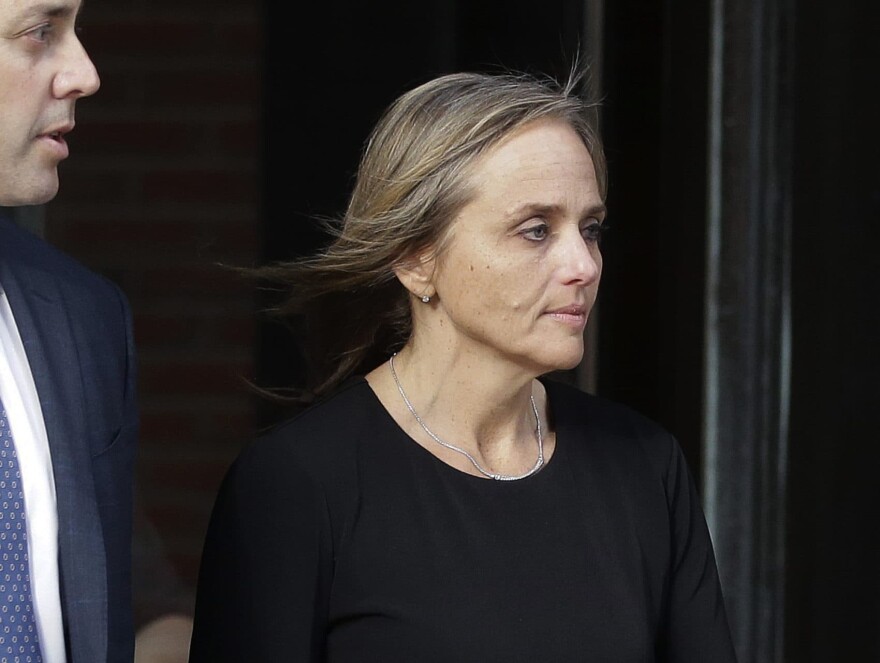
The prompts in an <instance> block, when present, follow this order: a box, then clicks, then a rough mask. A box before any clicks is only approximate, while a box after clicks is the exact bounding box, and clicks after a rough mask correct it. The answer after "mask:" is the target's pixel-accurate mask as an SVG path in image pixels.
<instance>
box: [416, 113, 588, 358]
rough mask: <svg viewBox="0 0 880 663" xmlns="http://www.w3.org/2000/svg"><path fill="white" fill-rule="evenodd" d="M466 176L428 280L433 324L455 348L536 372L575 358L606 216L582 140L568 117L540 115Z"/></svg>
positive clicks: (581, 348)
mask: <svg viewBox="0 0 880 663" xmlns="http://www.w3.org/2000/svg"><path fill="white" fill-rule="evenodd" d="M471 183H472V185H473V188H474V191H475V195H474V198H473V199H472V200H471V202H470V203H468V204H467V205H466V206H465V207H464V208H463V209H462V210H461V212H460V213H459V214H458V216H457V217H456V218H455V219H454V221H453V223H452V225H451V227H450V233H451V236H450V241H449V243H448V244H447V248H446V250H445V251H444V252H443V253H442V254H441V256H440V257H439V258H438V259H437V263H436V265H435V269H434V272H433V278H432V280H431V283H432V285H433V286H434V289H435V291H436V295H437V299H436V302H435V304H434V305H433V306H435V307H436V311H435V312H436V313H437V314H438V315H440V316H441V317H442V318H445V319H443V320H441V324H446V323H447V322H448V325H449V330H450V331H451V333H452V335H453V339H454V343H456V345H457V346H458V347H459V349H461V350H465V349H474V350H476V351H477V352H487V353H491V354H493V355H496V356H499V357H502V358H505V359H508V360H510V361H512V362H515V363H516V364H518V365H521V366H523V367H524V368H525V369H526V370H529V371H534V372H535V373H536V374H542V373H545V372H548V371H551V370H559V369H568V368H572V367H574V366H576V365H577V364H578V362H580V360H581V358H582V356H583V352H584V341H583V331H584V326H585V325H586V323H587V317H588V316H589V313H590V309H591V308H592V306H593V303H594V302H595V300H596V292H597V289H598V286H599V277H600V275H601V273H602V255H601V253H600V251H599V243H598V241H599V234H600V232H601V224H602V221H603V220H604V217H605V206H604V204H603V201H602V197H601V195H600V193H599V185H598V183H597V181H596V173H595V170H594V168H593V160H592V158H591V157H590V154H589V152H588V151H587V148H586V147H585V146H584V144H583V142H582V141H581V139H580V137H579V136H578V135H577V133H575V131H574V130H573V129H572V128H571V127H570V126H569V125H568V124H567V123H566V122H564V121H561V120H540V121H537V122H534V123H532V124H529V125H526V126H525V127H523V128H522V129H520V130H519V131H518V132H517V133H515V134H513V135H512V136H511V137H510V138H508V139H507V140H505V141H504V142H502V143H500V144H499V145H498V146H496V147H495V148H494V149H493V150H491V151H490V152H488V153H487V154H486V155H485V156H484V157H482V158H481V159H480V160H479V161H478V162H476V164H475V166H474V172H473V175H472V180H471Z"/></svg>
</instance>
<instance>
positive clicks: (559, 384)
mask: <svg viewBox="0 0 880 663" xmlns="http://www.w3.org/2000/svg"><path fill="white" fill-rule="evenodd" d="M542 382H543V384H544V386H545V388H546V389H547V394H548V399H549V401H550V407H551V409H552V412H553V417H554V420H555V421H556V423H564V424H577V423H582V424H589V425H591V426H593V427H595V426H601V427H606V428H607V427H611V428H619V429H620V428H622V429H632V431H633V432H640V433H643V434H660V435H668V434H669V433H668V432H667V431H666V430H665V429H664V428H663V427H662V426H661V425H660V424H659V423H657V422H656V421H654V420H652V419H651V418H650V417H647V416H646V415H644V414H642V413H641V412H639V411H638V410H636V409H635V408H633V407H631V406H629V405H626V404H625V403H622V402H620V401H616V400H612V399H610V398H606V397H604V396H597V395H595V394H590V393H588V392H586V391H583V390H582V389H580V388H579V387H577V386H575V385H573V384H571V383H569V382H565V381H562V380H560V379H555V378H552V377H551V378H545V379H544V380H542Z"/></svg>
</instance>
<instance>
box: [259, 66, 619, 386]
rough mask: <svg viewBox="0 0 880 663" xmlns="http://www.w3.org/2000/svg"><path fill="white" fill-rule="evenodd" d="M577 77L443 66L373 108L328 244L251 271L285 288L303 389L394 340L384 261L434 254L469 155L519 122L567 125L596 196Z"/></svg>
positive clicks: (399, 306) (399, 315) (395, 287)
mask: <svg viewBox="0 0 880 663" xmlns="http://www.w3.org/2000/svg"><path fill="white" fill-rule="evenodd" d="M584 78H585V72H584V71H583V70H578V69H576V68H573V69H572V71H571V73H570V74H569V77H568V79H567V80H566V81H565V82H564V83H561V84H560V83H559V82H557V81H556V80H554V79H552V78H549V77H540V76H537V75H534V74H524V73H514V72H503V73H496V74H486V73H453V74H447V75H443V76H440V77H438V78H435V79H433V80H430V81H428V82H426V83H423V84H422V85H420V86H418V87H416V88H414V89H412V90H410V91H408V92H406V93H404V94H403V95H401V96H400V97H398V98H397V99H396V100H395V101H394V102H393V103H392V104H391V105H390V106H389V107H388V108H387V109H386V110H385V112H384V113H383V114H382V116H381V118H380V119H379V121H378V123H377V124H376V126H375V128H374V129H373V131H372V133H371V134H370V137H369V139H368V141H367V143H366V145H365V148H364V151H363V155H362V157H361V161H360V165H359V167H358V172H357V177H356V180H355V185H354V189H353V192H352V195H351V198H350V201H349V204H348V208H347V210H346V212H345V215H344V216H343V217H342V218H341V219H339V220H337V221H335V222H331V223H330V224H327V229H328V231H329V232H330V233H331V237H332V241H331V242H330V243H329V245H328V246H327V247H326V248H325V249H324V250H322V251H321V252H319V253H318V254H317V255H314V256H311V257H308V258H305V259H300V260H294V261H290V262H282V263H276V264H274V265H268V266H265V267H262V268H259V269H258V270H256V272H257V275H258V276H259V277H261V278H264V279H267V280H268V281H271V282H275V283H276V284H278V285H280V286H281V287H282V288H284V290H285V291H286V293H287V297H286V299H285V301H284V302H283V303H282V304H281V305H280V306H279V307H278V308H277V309H276V310H275V311H274V312H275V313H276V314H277V315H278V316H280V317H281V318H282V319H290V318H292V317H294V316H297V315H300V314H304V319H305V322H306V326H305V331H306V335H307V340H308V342H309V345H308V348H307V351H306V353H305V354H306V359H307V361H308V362H309V363H310V364H311V366H310V368H311V376H310V380H309V382H310V385H309V386H310V389H309V390H308V393H309V394H311V395H312V396H319V395H321V394H324V393H326V392H328V391H330V390H332V389H333V388H334V387H335V386H337V385H338V384H339V383H340V382H341V381H342V380H344V379H345V378H346V377H348V376H349V375H351V374H353V373H356V372H367V371H369V370H371V369H372V368H375V367H376V366H378V365H379V364H380V363H382V362H383V361H385V360H386V359H387V358H388V356H389V355H390V354H391V353H392V352H394V351H396V350H397V349H399V348H400V347H401V346H402V345H403V344H404V343H405V342H406V340H407V339H408V338H409V335H410V333H411V330H412V318H411V309H410V298H409V296H408V292H407V290H406V289H405V288H404V287H403V286H402V285H401V283H400V282H399V281H398V280H397V278H396V276H395V268H397V267H400V266H402V265H404V264H405V263H406V261H407V260H409V259H411V258H413V257H414V256H418V255H420V254H423V253H424V252H426V251H430V252H433V254H434V255H440V254H442V252H443V249H444V246H445V240H446V238H447V237H448V230H449V227H450V224H451V223H452V220H453V219H454V218H455V217H456V215H457V213H458V212H459V211H460V210H461V209H462V208H463V207H464V206H465V205H466V204H467V203H468V202H469V201H470V200H471V199H472V198H473V196H474V194H475V193H476V192H475V190H474V188H473V185H472V178H471V174H472V172H473V168H472V167H473V165H474V163H475V162H476V161H477V160H479V159H480V157H481V156H482V155H484V154H486V153H487V152H488V151H489V150H491V149H492V148H493V147H494V146H496V145H498V144H499V143H500V142H501V141H503V140H504V139H506V138H508V137H509V136H511V135H512V134H514V133H516V132H517V131H518V130H519V129H521V128H522V127H524V126H525V125H527V124H529V123H532V122H535V121H538V120H544V119H553V120H561V121H563V122H566V123H567V124H568V125H570V126H571V127H572V128H573V129H574V130H575V132H577V134H578V135H579V136H580V138H581V140H582V141H583V142H584V145H585V146H586V147H587V150H588V151H589V153H590V155H591V156H592V159H593V165H594V168H595V171H596V177H597V180H598V183H599V187H600V192H601V194H602V196H603V198H604V196H605V192H606V188H607V176H606V165H605V157H604V153H603V150H602V145H601V141H600V139H599V135H598V130H597V128H596V122H595V117H596V109H597V104H596V103H595V102H594V101H592V100H589V99H585V98H584V97H583V96H582V95H581V94H580V93H579V92H578V86H579V85H580V84H581V83H582V82H583V81H584Z"/></svg>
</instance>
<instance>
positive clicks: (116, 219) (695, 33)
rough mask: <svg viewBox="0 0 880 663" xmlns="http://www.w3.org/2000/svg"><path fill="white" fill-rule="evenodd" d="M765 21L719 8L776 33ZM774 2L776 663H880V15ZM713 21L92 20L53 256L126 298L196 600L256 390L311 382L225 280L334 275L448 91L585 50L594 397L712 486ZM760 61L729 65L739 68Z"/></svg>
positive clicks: (408, 6) (660, 12)
mask: <svg viewBox="0 0 880 663" xmlns="http://www.w3.org/2000/svg"><path fill="white" fill-rule="evenodd" d="M770 4H773V3H770V2H769V1H768V2H759V1H758V0H752V1H751V2H746V1H745V0H738V1H737V2H732V1H730V0H729V2H728V4H727V6H729V7H730V8H733V9H736V10H739V11H741V12H746V13H748V12H751V11H754V12H755V13H756V15H757V14H759V13H760V12H761V11H763V10H764V9H765V7H766V6H768V5H770ZM775 4H776V5H779V6H780V7H781V8H782V15H783V16H784V17H785V21H784V22H783V25H782V31H783V32H784V33H785V35H787V38H788V39H789V42H790V44H791V53H790V54H791V60H790V66H789V67H788V68H787V69H786V71H785V75H784V76H783V78H782V80H781V82H780V92H781V93H782V94H783V96H784V98H785V99H786V100H787V103H788V105H787V106H786V109H787V113H786V114H785V115H784V117H785V118H787V119H786V123H787V124H786V126H785V127H784V129H785V130H786V131H788V132H789V133H788V135H790V137H791V145H790V146H789V147H790V149H789V150H788V151H786V152H785V154H783V155H781V158H784V159H785V163H784V164H783V170H784V171H785V172H786V173H787V175H788V177H789V178H790V182H791V191H790V194H791V201H790V202H791V217H792V218H791V236H790V247H791V272H790V275H791V280H790V283H789V287H788V294H789V296H790V311H791V323H792V344H791V348H790V349H791V365H790V367H791V380H790V389H791V391H790V416H789V421H788V423H789V434H788V440H787V442H788V452H787V459H786V462H785V465H784V467H783V468H782V469H783V472H784V474H785V477H786V478H787V485H788V493H787V498H786V500H785V504H784V507H785V512H786V523H785V525H781V527H783V528H784V530H785V551H786V552H785V568H784V575H785V578H784V587H783V590H784V595H785V597H784V606H785V646H786V654H785V657H784V660H786V661H790V662H792V663H794V662H797V663H801V662H813V661H815V662H816V663H819V662H822V663H825V662H827V661H874V660H880V598H878V597H880V574H878V570H877V559H878V557H880V545H878V544H880V541H878V526H877V524H876V521H877V511H878V508H880V489H878V486H880V482H878V480H877V474H878V468H880V462H878V461H880V451H878V447H880V445H878V442H880V439H878V438H880V435H878V430H880V421H878V411H880V408H878V407H877V401H878V396H880V390H878V388H877V385H876V377H875V376H876V375H877V374H878V371H880V357H878V350H877V338H878V334H877V331H878V327H880V325H878V313H877V311H878V303H880V296H878V295H880V292H878V285H877V283H878V276H877V272H878V266H880V260H878V246H880V244H878V241H877V239H878V233H877V226H878V222H880V184H878V183H880V177H878V176H880V172H878V170H880V169H878V156H880V149H878V147H880V146H878V139H877V118H878V117H880V107H878V92H877V71H878V67H880V57H878V40H877V39H876V35H875V32H876V28H877V26H878V25H880V16H878V5H877V4H876V3H872V2H868V1H860V2H859V1H856V0H850V1H849V2H836V3H798V4H797V6H795V5H794V3H793V2H783V1H782V0H779V1H778V2H776V3H775ZM597 8H598V9H599V11H597ZM710 9H711V5H710V3H707V2H699V1H697V0H675V1H673V0H614V2H611V1H609V2H606V3H604V5H602V4H600V3H580V2H574V1H570V0H547V1H545V2H541V3H529V2H524V1H522V0H508V1H506V2H500V1H498V0H483V1H480V2H464V1H461V0H459V1H454V0H430V1H429V2H425V3H408V2H402V1H400V0H397V1H392V0H377V1H375V2H370V3H359V2H354V1H350V0H349V1H345V2H323V3H314V4H313V5H310V6H309V7H308V10H306V9H304V8H303V7H302V6H300V7H298V8H293V7H292V6H291V5H288V4H287V3H270V2H265V3H259V2H248V1H246V0H214V1H213V2H208V1H207V0H151V1H150V2H147V1H146V0H133V1H132V2H129V3H124V4H122V3H110V2H100V1H93V0H90V2H89V3H88V7H87V10H86V12H85V14H84V17H83V23H84V25H85V27H86V32H85V36H84V38H85V43H86V45H87V47H88V48H89V50H90V53H91V54H92V56H93V58H94V60H95V62H96V64H97V66H98V69H99V71H100V72H101V76H102V81H103V86H102V89H101V91H100V92H99V93H98V94H97V95H96V96H95V97H94V98H92V99H87V100H84V101H83V102H81V103H80V104H79V106H78V114H77V129H76V132H75V133H74V135H73V137H72V140H71V144H72V153H73V156H72V158H71V159H70V161H68V162H65V164H64V165H63V172H62V190H61V194H60V195H59V197H58V199H56V201H54V202H53V203H51V204H50V205H48V206H46V212H45V216H46V219H45V220H46V226H45V228H46V230H45V232H46V235H47V237H48V238H49V239H50V240H51V241H53V242H55V243H57V244H59V245H60V246H62V247H63V248H65V249H67V250H68V251H69V252H70V253H72V254H74V255H75V256H77V257H79V258H80V259H81V260H82V261H83V262H85V263H86V264H88V265H90V266H91V267H92V268H94V269H95V270H97V271H99V272H102V273H104V274H106V275H107V276H109V277H110V278H112V279H114V280H115V281H117V282H118V283H119V284H120V285H121V286H122V287H123V289H124V290H125V291H126V293H127V294H128V296H129V298H130V299H131V302H132V308H133V311H134V314H135V323H136V326H135V333H136V340H137V342H138V349H139V354H140V361H141V379H140V383H141V384H140V386H141V406H142V407H141V409H142V419H143V435H142V444H141V455H140V459H139V477H140V478H139V491H140V494H141V496H142V498H143V503H144V505H145V507H144V508H145V513H146V515H147V516H148V518H149V521H150V522H151V523H152V524H153V525H154V531H155V533H156V534H157V536H158V539H159V540H160V542H161V544H162V545H161V548H162V549H163V554H165V555H166V557H167V560H168V562H169V566H170V568H171V569H172V570H173V571H174V572H175V573H176V574H177V576H178V577H179V579H180V580H181V581H182V582H183V584H184V585H187V586H192V584H193V582H194V580H195V574H196V573H197V567H198V555H199V551H200V546H201V538H202V536H203V534H204V528H205V526H206V523H207V518H208V513H209V511H210V506H211V503H212V500H213V495H214V493H215V491H216V487H217V485H218V483H219V480H220V477H221V476H222V473H223V472H224V471H225V469H226V467H227V466H228V464H229V462H231V459H232V458H233V457H234V455H235V453H236V452H237V451H238V449H239V448H240V447H241V446H242V445H243V444H245V443H246V442H247V441H248V440H249V439H250V438H251V437H252V435H253V432H254V430H256V429H257V428H258V427H260V426H263V425H266V424H268V423H269V422H271V421H274V420H275V419H276V418H277V417H278V416H281V415H280V412H279V411H278V410H277V409H275V408H273V407H272V406H269V405H268V404H266V403H265V401H263V400H261V399H259V398H258V397H256V396H255V395H254V394H253V393H252V391H251V390H250V389H249V388H248V386H247V382H248V381H253V382H256V383H257V384H260V385H262V386H268V387H272V386H285V385H289V384H295V383H297V382H298V381H300V380H301V377H302V357H301V354H300V351H299V349H298V348H297V346H296V345H295V343H294V342H293V340H292V339H291V337H290V335H289V334H288V332H287V331H286V330H284V329H283V328H281V327H280V326H278V325H277V324H274V323H271V322H270V321H269V320H268V319H267V318H266V317H265V316H263V315H261V314H260V308H261V307H262V306H265V305H266V304H267V303H269V301H270V300H269V299H268V298H267V297H265V296H264V295H262V294H260V293H258V292H257V291H256V290H255V289H254V287H253V284H250V283H247V282H245V281H243V280H242V279H240V278H238V277H237V275H236V274H235V273H234V272H232V271H231V270H229V269H228V268H227V267H226V266H228V265H235V266H250V265H256V264H260V263H264V262H267V261H274V260H278V259H284V258H288V257H293V256H297V255H302V254H304V253H307V252H309V251H312V250H314V248H315V247H316V246H318V245H319V244H320V243H321V242H322V241H323V237H322V236H321V235H320V233H319V232H318V230H317V227H318V226H317V224H316V223H315V221H314V217H315V216H333V215H337V214H338V213H340V212H341V211H342V208H343V206H344V204H345V200H346V198H347V195H348V192H349V190H350V187H351V183H352V177H353V174H354V170H355V167H356V164H357V161H358V158H359V155H360V149H361V146H362V144H363V141H364V140H365V138H366V136H367V133H368V131H369V129H370V127H371V126H372V125H373V123H374V122H375V120H376V119H377V117H378V115H379V113H380V111H381V110H382V109H383V108H384V107H385V106H386V105H387V104H388V103H389V102H390V101H391V100H392V99H393V98H394V97H395V96H397V95H398V94H399V93H401V92H403V91H404V90H406V89H408V88H410V87H412V86H414V85H416V84H418V83H420V82H422V81H424V80H426V79H427V78H429V77H431V76H433V75H435V74H439V73H442V72H446V71H452V70H457V69H481V70H492V69H493V68H495V67H497V66H499V65H503V66H506V67H510V68H515V69H522V70H527V71H538V72H544V73H551V74H554V75H557V76H563V75H564V74H565V73H566V72H567V69H568V64H569V62H570V61H571V59H572V57H573V55H574V54H575V53H576V52H578V50H583V51H586V52H592V53H593V54H594V62H593V65H594V73H595V75H596V81H597V83H599V87H600V89H601V92H602V95H603V98H604V103H603V109H602V112H601V123H602V133H603V137H604V139H605V143H606V152H607V156H608V162H609V172H610V191H609V196H608V206H609V211H610V213H609V222H610V223H611V231H610V232H609V233H608V235H607V241H606V242H605V244H604V247H603V252H604V256H605V268H604V274H603V283H602V288H601V292H600V298H599V303H598V308H597V313H598V317H597V320H598V325H597V338H598V341H597V347H596V348H595V349H594V353H595V356H596V357H597V358H596V360H595V364H594V365H593V366H591V367H590V368H591V373H593V374H594V376H595V379H596V382H595V390H596V391H597V392H599V393H601V394H603V395H605V396H608V397H611V398H615V399H618V400H621V401H624V402H626V403H629V404H630V405H633V406H634V407H636V408H638V409H640V410H641V411H643V412H644V413H646V414H647V415H649V416H651V417H653V418H655V419H656V420H658V421H659V422H661V423H662V424H664V425H665V426H666V427H667V428H669V429H670V430H671V431H672V432H673V433H674V434H675V435H676V436H677V437H678V439H679V440H680V442H681V444H682V446H683V448H684V449H685V452H686V454H687V456H688V460H689V461H690V464H691V467H692V469H693V472H694V474H695V475H696V477H697V479H698V481H701V480H702V468H703V458H702V453H701V449H702V441H701V440H702V427H703V423H704V421H703V420H704V406H703V401H704V370H705V369H704V350H705V338H704V331H703V330H704V319H705V314H706V308H705V303H704V302H705V297H706V286H705V282H706V281H705V273H706V267H707V265H706V241H707V230H706V226H707V222H706V218H707V212H706V210H707V193H706V192H707V185H708V175H707V172H708V171H707V161H708V132H709V123H708V120H707V118H708V117H709V107H708V99H709V73H710V68H709V58H710V52H711V48H712V43H713V42H712V39H711V31H710V28H711V25H710V20H711V16H710ZM756 25H757V23H756ZM587 35H591V38H590V39H591V40H590V41H589V43H587ZM597 41H598V42H599V43H597ZM748 56H749V53H746V52H743V53H737V52H736V46H735V45H732V46H731V45H728V51H727V53H726V57H728V58H730V60H731V61H732V62H734V63H736V62H738V61H740V60H741V61H742V63H746V64H747V63H750V62H752V60H749V57H748ZM752 74H753V75H755V76H757V77H760V76H761V75H762V72H761V71H760V70H758V71H753V72H752ZM756 103H761V101H760V99H759V100H758V101H757V102H756ZM729 195H733V196H735V195H737V192H735V191H734V192H732V193H730V194H729ZM758 322H760V321H758ZM753 397H754V395H753V394H745V395H744V396H743V398H745V399H749V398H753ZM735 405H738V404H735ZM746 405H747V403H743V406H744V408H745V406H746ZM743 443H744V444H746V443H747V441H745V440H744V441H743ZM720 471H722V472H725V473H729V474H730V475H731V476H735V475H736V474H737V473H744V472H753V471H754V468H752V467H746V466H743V467H739V466H730V467H724V468H721V470H720ZM735 497H736V496H734V498H735ZM722 571H723V569H722ZM756 590H757V591H759V592H760V591H765V590H766V591H770V589H769V588H763V587H758V588H756ZM141 600H142V601H144V602H145V601H147V600H148V597H147V596H146V594H142V595H141ZM149 600H155V601H157V603H161V599H160V598H153V597H150V598H149ZM160 607H161V606H160ZM741 658H742V660H743V663H748V662H749V661H750V658H749V655H748V653H746V654H742V655H741ZM768 660H769V659H768Z"/></svg>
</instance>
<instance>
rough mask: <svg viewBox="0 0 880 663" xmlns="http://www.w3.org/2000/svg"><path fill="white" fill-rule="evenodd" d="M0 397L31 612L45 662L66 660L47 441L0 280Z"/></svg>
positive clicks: (51, 477)
mask: <svg viewBox="0 0 880 663" xmlns="http://www.w3.org/2000/svg"><path fill="white" fill-rule="evenodd" d="M0 399H2V401H3V405H4V406H5V407H6V415H7V418H8V419H9V427H10V429H11V431H12V438H13V440H14V441H15V450H16V454H17V456H18V463H19V467H20V469H21V475H22V487H23V489H24V503H25V508H26V519H27V530H28V558H29V560H30V575H31V589H32V593H33V601H34V613H35V616H36V623H37V629H38V631H39V637H40V650H41V652H42V654H43V661H44V662H45V663H66V661H67V654H66V651H65V647H64V626H63V620H62V616H61V591H60V588H59V575H58V513H57V510H56V499H55V480H54V476H53V473H52V458H51V455H50V453H49V439H48V436H47V435H46V425H45V422H44V421H43V412H42V410H41V408H40V398H39V395H38V394H37V388H36V386H35V385H34V378H33V375H32V374H31V369H30V365H29V364H28V360H27V355H26V354H25V351H24V345H23V344H22V342H21V335H20V334H19V332H18V327H17V326H16V324H15V318H14V316H13V315H12V309H11V308H10V306H9V300H8V299H7V297H6V293H5V292H4V291H3V285H2V284H0Z"/></svg>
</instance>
